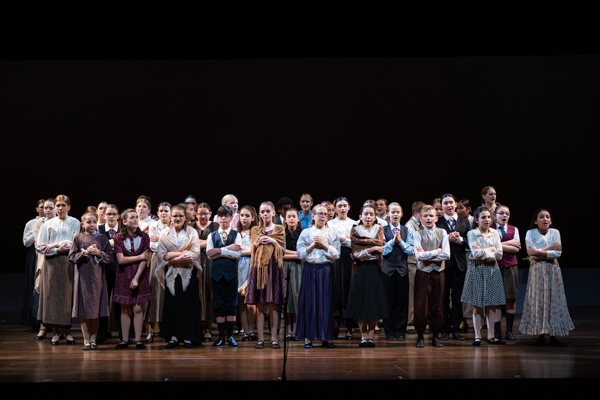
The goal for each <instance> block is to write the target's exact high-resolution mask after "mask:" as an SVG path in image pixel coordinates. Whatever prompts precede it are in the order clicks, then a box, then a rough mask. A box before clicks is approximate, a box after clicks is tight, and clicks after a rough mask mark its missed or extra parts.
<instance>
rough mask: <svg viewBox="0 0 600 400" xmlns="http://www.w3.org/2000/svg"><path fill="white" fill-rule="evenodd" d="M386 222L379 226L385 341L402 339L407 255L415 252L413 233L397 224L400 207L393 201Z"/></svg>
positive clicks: (405, 298) (404, 321)
mask: <svg viewBox="0 0 600 400" xmlns="http://www.w3.org/2000/svg"><path fill="white" fill-rule="evenodd" d="M388 210H389V211H388V215H389V218H390V219H389V224H388V226H386V227H384V228H383V237H384V240H385V241H386V244H385V246H384V250H383V274H382V277H383V285H384V287H385V297H386V299H387V307H388V317H387V318H386V319H384V320H383V328H384V329H385V336H386V338H387V340H404V338H405V336H406V325H407V317H408V292H409V284H408V257H409V256H410V255H412V254H414V253H415V250H414V248H413V234H412V233H411V232H409V230H408V228H407V227H405V226H402V225H401V224H400V219H401V218H402V207H401V206H400V204H398V203H396V202H394V203H391V204H390V205H389V207H388Z"/></svg>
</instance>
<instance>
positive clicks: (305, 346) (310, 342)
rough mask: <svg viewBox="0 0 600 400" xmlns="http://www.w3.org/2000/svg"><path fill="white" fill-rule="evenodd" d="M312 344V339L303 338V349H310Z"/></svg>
mask: <svg viewBox="0 0 600 400" xmlns="http://www.w3.org/2000/svg"><path fill="white" fill-rule="evenodd" d="M312 347H313V345H312V341H310V340H305V341H304V348H305V349H312Z"/></svg>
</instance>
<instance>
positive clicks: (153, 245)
mask: <svg viewBox="0 0 600 400" xmlns="http://www.w3.org/2000/svg"><path fill="white" fill-rule="evenodd" d="M168 226H169V225H167V224H163V223H162V221H160V220H158V221H152V222H150V228H149V229H148V235H149V236H152V235H157V236H160V233H161V232H162V231H163V229H165V228H167V227H168ZM157 250H158V240H157V241H156V242H153V241H150V251H153V252H156V251H157Z"/></svg>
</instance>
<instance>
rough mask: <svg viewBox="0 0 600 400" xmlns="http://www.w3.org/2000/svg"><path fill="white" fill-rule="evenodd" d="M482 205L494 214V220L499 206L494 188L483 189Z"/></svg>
mask: <svg viewBox="0 0 600 400" xmlns="http://www.w3.org/2000/svg"><path fill="white" fill-rule="evenodd" d="M481 205H482V206H484V207H485V208H487V209H488V211H489V212H491V213H492V218H494V217H495V214H496V207H498V204H497V203H496V189H494V188H493V187H492V186H486V187H484V188H483V189H481Z"/></svg>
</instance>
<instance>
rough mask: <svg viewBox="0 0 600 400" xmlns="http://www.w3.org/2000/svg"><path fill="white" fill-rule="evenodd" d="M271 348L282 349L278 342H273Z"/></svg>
mask: <svg viewBox="0 0 600 400" xmlns="http://www.w3.org/2000/svg"><path fill="white" fill-rule="evenodd" d="M271 348H273V349H280V348H281V346H280V345H279V342H278V341H277V340H275V341H274V342H271Z"/></svg>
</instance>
